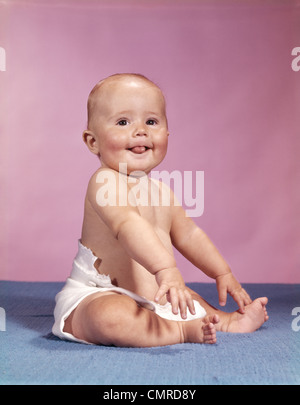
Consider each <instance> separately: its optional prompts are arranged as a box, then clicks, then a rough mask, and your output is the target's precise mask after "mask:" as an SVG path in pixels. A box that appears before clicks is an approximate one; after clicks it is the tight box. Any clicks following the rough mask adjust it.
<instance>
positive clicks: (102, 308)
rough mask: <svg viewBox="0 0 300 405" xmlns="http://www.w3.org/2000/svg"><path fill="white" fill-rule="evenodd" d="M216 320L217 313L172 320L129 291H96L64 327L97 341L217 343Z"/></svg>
mask: <svg viewBox="0 0 300 405" xmlns="http://www.w3.org/2000/svg"><path fill="white" fill-rule="evenodd" d="M104 294H105V295H104ZM216 323H218V317H217V316H214V315H211V316H207V317H205V318H204V319H202V320H201V319H197V320H193V321H183V322H176V321H169V320H166V319H164V318H161V317H160V316H158V315H157V314H155V313H154V312H152V311H150V310H148V309H145V308H142V307H140V306H139V305H137V303H136V302H135V301H134V300H133V299H132V298H130V297H128V296H126V295H120V294H117V293H99V294H98V293H96V294H93V295H90V296H89V297H87V298H85V299H84V300H83V301H82V302H81V303H80V304H79V305H78V307H77V308H76V309H75V310H74V311H73V313H72V314H71V315H70V316H69V318H68V319H67V321H66V325H65V328H64V330H65V331H66V332H69V333H72V334H73V335H74V336H75V337H77V338H79V339H82V340H85V341H87V342H90V343H94V344H103V345H114V346H123V347H151V346H164V345H172V344H176V343H184V342H191V343H215V342H216V331H215V326H214V325H215V324H216Z"/></svg>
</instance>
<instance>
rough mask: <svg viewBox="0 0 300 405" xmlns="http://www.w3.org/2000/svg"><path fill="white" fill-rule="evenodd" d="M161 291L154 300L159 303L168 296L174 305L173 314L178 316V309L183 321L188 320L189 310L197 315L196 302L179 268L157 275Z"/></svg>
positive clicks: (162, 271)
mask: <svg viewBox="0 0 300 405" xmlns="http://www.w3.org/2000/svg"><path fill="white" fill-rule="evenodd" d="M155 278H156V281H157V283H158V285H159V289H158V291H157V293H156V295H155V298H154V300H155V301H156V302H159V301H160V300H161V298H162V297H163V296H164V295H165V294H167V299H168V301H169V302H170V303H171V305H172V312H173V314H175V315H177V314H178V308H179V309H180V314H181V317H182V318H183V319H186V316H187V308H189V310H190V313H191V314H193V315H195V313H196V312H195V307H194V301H193V299H192V296H191V294H190V293H189V291H188V289H187V287H186V285H185V283H184V281H183V278H182V276H181V274H180V271H179V270H178V269H177V267H172V268H167V269H164V270H160V271H158V272H157V273H156V274H155Z"/></svg>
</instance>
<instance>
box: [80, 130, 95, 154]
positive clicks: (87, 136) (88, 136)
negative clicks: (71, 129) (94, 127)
mask: <svg viewBox="0 0 300 405" xmlns="http://www.w3.org/2000/svg"><path fill="white" fill-rule="evenodd" d="M82 139H83V141H84V143H85V144H86V146H87V147H88V148H89V150H90V151H91V152H92V153H94V154H95V155H99V148H98V144H97V140H96V137H95V135H94V134H93V132H92V131H89V130H85V131H83V134H82Z"/></svg>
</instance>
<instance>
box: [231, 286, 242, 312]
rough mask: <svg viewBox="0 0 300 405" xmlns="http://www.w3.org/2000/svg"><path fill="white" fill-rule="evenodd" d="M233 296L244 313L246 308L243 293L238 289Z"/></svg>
mask: <svg viewBox="0 0 300 405" xmlns="http://www.w3.org/2000/svg"><path fill="white" fill-rule="evenodd" d="M232 298H233V299H234V301H235V302H236V303H237V304H238V306H239V310H240V312H241V313H242V314H243V313H244V312H245V308H244V299H243V298H242V296H241V294H240V293H239V292H237V291H234V292H233V293H232Z"/></svg>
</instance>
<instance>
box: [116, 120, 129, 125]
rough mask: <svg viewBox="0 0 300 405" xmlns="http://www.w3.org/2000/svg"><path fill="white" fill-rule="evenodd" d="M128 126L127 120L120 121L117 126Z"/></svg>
mask: <svg viewBox="0 0 300 405" xmlns="http://www.w3.org/2000/svg"><path fill="white" fill-rule="evenodd" d="M127 124H128V121H127V120H120V121H118V122H117V125H121V126H125V125H127Z"/></svg>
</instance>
